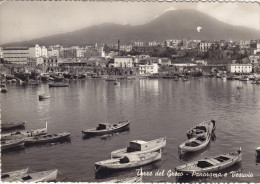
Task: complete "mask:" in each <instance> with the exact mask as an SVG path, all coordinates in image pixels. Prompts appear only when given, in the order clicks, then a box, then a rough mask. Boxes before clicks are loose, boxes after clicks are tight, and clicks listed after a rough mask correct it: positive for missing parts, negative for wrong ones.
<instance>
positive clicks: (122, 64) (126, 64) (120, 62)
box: [114, 56, 133, 68]
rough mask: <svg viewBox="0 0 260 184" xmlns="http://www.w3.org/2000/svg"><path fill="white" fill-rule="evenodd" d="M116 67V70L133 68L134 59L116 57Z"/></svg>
mask: <svg viewBox="0 0 260 184" xmlns="http://www.w3.org/2000/svg"><path fill="white" fill-rule="evenodd" d="M114 67H116V68H132V67H133V57H129V56H116V57H114Z"/></svg>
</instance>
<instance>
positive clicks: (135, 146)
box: [111, 137, 166, 158]
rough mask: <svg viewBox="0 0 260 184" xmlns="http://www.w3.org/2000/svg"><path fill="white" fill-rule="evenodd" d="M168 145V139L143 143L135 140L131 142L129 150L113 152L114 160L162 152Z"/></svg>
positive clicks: (123, 149)
mask: <svg viewBox="0 0 260 184" xmlns="http://www.w3.org/2000/svg"><path fill="white" fill-rule="evenodd" d="M165 145H166V137H163V138H159V139H155V140H151V141H147V142H146V141H141V140H135V141H131V142H130V146H129V147H127V148H122V149H118V150H116V151H112V152H111V157H112V158H118V157H124V156H128V155H136V154H141V153H148V152H154V151H157V150H160V149H161V148H163V147H165Z"/></svg>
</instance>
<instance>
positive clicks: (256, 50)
mask: <svg viewBox="0 0 260 184" xmlns="http://www.w3.org/2000/svg"><path fill="white" fill-rule="evenodd" d="M257 53H260V43H257V44H256V49H255V50H254V55H256V54H257Z"/></svg>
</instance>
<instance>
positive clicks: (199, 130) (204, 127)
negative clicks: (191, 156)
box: [187, 120, 216, 139]
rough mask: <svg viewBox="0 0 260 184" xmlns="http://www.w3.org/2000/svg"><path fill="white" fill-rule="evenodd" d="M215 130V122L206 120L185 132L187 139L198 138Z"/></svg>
mask: <svg viewBox="0 0 260 184" xmlns="http://www.w3.org/2000/svg"><path fill="white" fill-rule="evenodd" d="M215 129H216V121H215V120H207V121H204V122H202V123H200V124H198V125H196V126H194V127H192V128H191V129H189V130H188V131H187V137H188V139H190V138H192V137H199V136H202V135H204V134H205V133H207V132H209V133H210V134H211V133H212V132H213V131H214V130H215Z"/></svg>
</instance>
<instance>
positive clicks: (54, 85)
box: [49, 83, 69, 88]
mask: <svg viewBox="0 0 260 184" xmlns="http://www.w3.org/2000/svg"><path fill="white" fill-rule="evenodd" d="M68 86H69V84H64V83H53V84H49V87H50V88H51V87H68Z"/></svg>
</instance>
